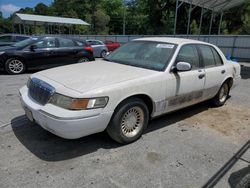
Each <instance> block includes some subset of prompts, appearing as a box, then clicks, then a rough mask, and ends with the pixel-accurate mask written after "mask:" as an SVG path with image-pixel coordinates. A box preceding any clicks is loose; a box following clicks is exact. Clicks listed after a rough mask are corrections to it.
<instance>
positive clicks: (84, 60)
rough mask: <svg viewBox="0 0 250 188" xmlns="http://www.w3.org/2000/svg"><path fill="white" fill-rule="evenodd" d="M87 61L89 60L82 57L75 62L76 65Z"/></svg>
mask: <svg viewBox="0 0 250 188" xmlns="http://www.w3.org/2000/svg"><path fill="white" fill-rule="evenodd" d="M88 61H89V59H88V58H87V57H82V58H80V59H79V60H78V61H77V63H84V62H88Z"/></svg>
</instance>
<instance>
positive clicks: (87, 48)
mask: <svg viewBox="0 0 250 188" xmlns="http://www.w3.org/2000/svg"><path fill="white" fill-rule="evenodd" d="M84 50H86V51H89V52H93V48H92V47H91V46H86V47H84Z"/></svg>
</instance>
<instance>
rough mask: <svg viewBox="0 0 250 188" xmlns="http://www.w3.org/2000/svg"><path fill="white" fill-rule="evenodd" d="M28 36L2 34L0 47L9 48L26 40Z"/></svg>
mask: <svg viewBox="0 0 250 188" xmlns="http://www.w3.org/2000/svg"><path fill="white" fill-rule="evenodd" d="M28 38H30V36H27V35H18V34H3V35H0V46H10V45H12V44H14V43H16V42H20V41H22V40H25V39H28Z"/></svg>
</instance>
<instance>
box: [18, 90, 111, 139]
mask: <svg viewBox="0 0 250 188" xmlns="http://www.w3.org/2000/svg"><path fill="white" fill-rule="evenodd" d="M20 99H21V104H22V106H23V108H24V109H25V110H27V109H28V110H29V112H31V114H32V117H33V119H34V121H35V122H36V123H38V124H39V125H40V126H41V127H43V128H44V129H46V130H48V131H49V132H51V133H53V134H55V135H57V136H60V137H62V138H66V139H76V138H80V137H84V136H87V135H90V134H94V133H98V132H102V131H104V130H105V129H106V127H107V125H108V123H109V121H110V119H111V116H112V114H113V112H103V111H102V109H95V110H85V111H81V113H82V114H81V115H80V116H79V111H78V112H77V113H78V115H75V116H74V114H73V115H72V111H70V110H65V109H62V108H59V107H56V106H54V105H51V104H46V105H45V106H42V105H40V104H38V103H36V102H35V101H34V100H32V99H31V98H30V96H29V95H28V88H27V87H26V86H24V87H23V88H21V89H20ZM52 112H53V113H52ZM60 112H61V113H60Z"/></svg>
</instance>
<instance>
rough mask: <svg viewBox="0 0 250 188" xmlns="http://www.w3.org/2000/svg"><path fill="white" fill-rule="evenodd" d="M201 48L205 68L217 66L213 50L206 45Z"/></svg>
mask: <svg viewBox="0 0 250 188" xmlns="http://www.w3.org/2000/svg"><path fill="white" fill-rule="evenodd" d="M199 48H200V50H201V54H202V57H203V63H204V66H205V67H212V66H215V60H214V55H213V52H212V49H211V48H210V47H209V46H206V45H200V46H199Z"/></svg>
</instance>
